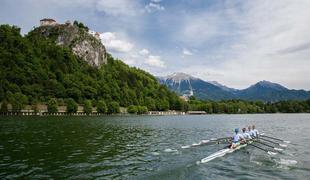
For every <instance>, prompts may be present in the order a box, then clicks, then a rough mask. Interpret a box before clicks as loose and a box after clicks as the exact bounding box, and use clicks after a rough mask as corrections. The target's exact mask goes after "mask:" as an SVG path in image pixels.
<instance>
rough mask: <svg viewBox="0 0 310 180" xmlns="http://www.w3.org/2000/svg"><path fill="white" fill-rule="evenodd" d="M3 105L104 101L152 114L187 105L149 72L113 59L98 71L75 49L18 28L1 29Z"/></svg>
mask: <svg viewBox="0 0 310 180" xmlns="http://www.w3.org/2000/svg"><path fill="white" fill-rule="evenodd" d="M0 41H1V44H0V66H1V72H0V83H1V86H0V101H5V102H9V103H12V104H13V106H14V109H16V110H18V109H20V108H22V106H20V104H36V103H39V102H48V101H49V100H50V99H53V98H55V99H57V101H58V103H59V104H62V103H63V102H65V101H66V99H69V98H70V99H73V100H74V101H75V102H77V103H80V104H83V103H84V102H85V101H86V100H91V102H92V105H93V106H96V105H97V102H98V101H99V100H101V101H105V102H106V103H107V104H109V103H110V102H114V103H115V102H116V103H118V104H119V105H120V106H124V107H127V106H129V105H142V106H147V108H148V110H168V109H175V110H182V104H183V103H184V102H183V101H182V100H180V99H179V98H178V96H177V95H176V94H175V93H173V92H171V91H169V90H168V89H167V88H166V87H165V86H164V85H160V84H159V83H158V82H157V80H156V79H155V78H154V77H153V76H152V75H150V74H149V73H147V72H145V71H143V70H140V69H137V68H132V67H129V66H128V65H126V64H124V63H123V62H122V61H120V60H115V59H114V58H113V57H112V56H111V55H107V56H108V57H107V61H108V62H107V64H104V65H102V66H100V67H99V68H95V67H92V66H90V65H89V64H88V63H87V62H85V61H84V60H82V59H80V58H79V57H77V56H76V55H74V54H73V53H72V51H71V50H70V49H69V48H66V47H61V46H58V45H56V43H55V42H54V41H52V40H51V39H49V38H46V37H44V36H42V34H40V33H37V31H36V30H33V31H31V32H29V33H28V34H27V35H25V36H22V35H21V34H20V28H18V27H16V26H9V25H1V26H0Z"/></svg>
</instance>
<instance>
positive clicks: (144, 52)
mask: <svg viewBox="0 0 310 180" xmlns="http://www.w3.org/2000/svg"><path fill="white" fill-rule="evenodd" d="M149 53H150V52H149V50H147V49H142V50H141V51H139V54H141V55H142V56H146V55H148V54H149Z"/></svg>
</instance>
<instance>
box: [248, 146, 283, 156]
mask: <svg viewBox="0 0 310 180" xmlns="http://www.w3.org/2000/svg"><path fill="white" fill-rule="evenodd" d="M248 145H250V146H253V147H256V148H257V149H260V150H262V151H265V152H266V153H268V154H270V155H276V154H278V153H276V152H273V151H268V150H267V149H264V148H261V147H259V146H256V145H254V144H248Z"/></svg>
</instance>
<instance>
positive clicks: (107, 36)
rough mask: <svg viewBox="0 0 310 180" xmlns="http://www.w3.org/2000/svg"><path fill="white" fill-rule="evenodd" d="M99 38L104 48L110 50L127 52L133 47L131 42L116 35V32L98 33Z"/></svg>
mask: <svg viewBox="0 0 310 180" xmlns="http://www.w3.org/2000/svg"><path fill="white" fill-rule="evenodd" d="M100 38H101V41H102V43H103V44H104V45H105V46H106V48H107V49H108V50H111V51H116V52H123V53H127V52H130V51H131V50H132V48H133V47H134V45H133V44H132V43H130V42H127V41H125V40H121V39H119V38H118V37H116V33H113V32H105V33H102V34H100Z"/></svg>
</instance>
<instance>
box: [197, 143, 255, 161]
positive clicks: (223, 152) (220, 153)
mask: <svg viewBox="0 0 310 180" xmlns="http://www.w3.org/2000/svg"><path fill="white" fill-rule="evenodd" d="M253 142H254V141H249V142H248V143H246V144H241V145H239V146H238V147H236V148H234V149H230V148H229V147H226V148H224V149H222V150H219V151H217V152H215V153H213V154H211V155H209V156H207V157H205V158H203V159H201V160H200V162H201V163H207V162H209V161H211V160H213V159H215V158H219V157H223V156H225V155H226V154H228V153H232V152H234V151H236V150H239V149H241V148H244V147H246V146H247V145H248V144H252V143H253Z"/></svg>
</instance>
